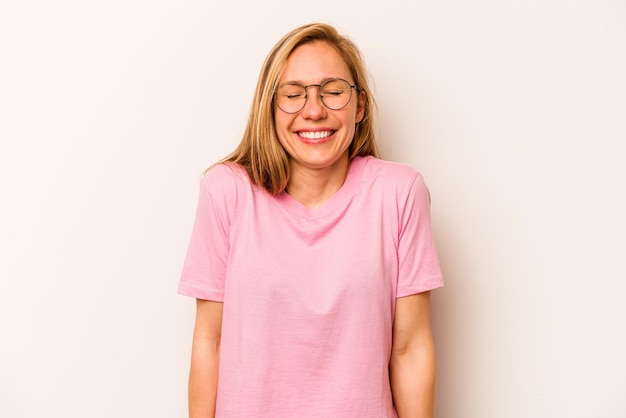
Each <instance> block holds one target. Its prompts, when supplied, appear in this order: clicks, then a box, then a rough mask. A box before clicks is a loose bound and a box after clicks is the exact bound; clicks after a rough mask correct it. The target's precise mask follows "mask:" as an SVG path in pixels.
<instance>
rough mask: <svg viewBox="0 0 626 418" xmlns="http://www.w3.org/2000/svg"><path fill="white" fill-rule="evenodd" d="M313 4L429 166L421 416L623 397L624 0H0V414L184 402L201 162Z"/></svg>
mask: <svg viewBox="0 0 626 418" xmlns="http://www.w3.org/2000/svg"><path fill="white" fill-rule="evenodd" d="M312 21H323V22H327V23H331V24H334V25H336V26H337V27H338V29H339V30H340V31H341V32H342V33H345V34H347V35H348V36H349V37H351V38H352V39H353V40H354V41H355V42H356V43H357V44H358V45H359V46H360V48H361V49H362V51H363V53H364V54H365V56H366V59H367V63H368V66H369V69H370V71H371V74H372V77H373V79H374V80H375V91H376V95H377V98H378V101H379V106H380V129H379V131H380V146H381V148H382V151H383V154H384V157H385V158H386V159H391V160H398V161H403V162H407V163H410V164H411V165H413V166H414V167H416V168H417V169H419V170H420V171H421V172H422V173H423V174H424V176H425V178H426V181H427V183H428V185H429V187H430V190H431V194H432V202H433V203H432V212H433V223H434V229H435V233H436V238H437V242H438V246H439V248H440V256H441V261H442V267H443V270H444V274H445V277H446V287H445V288H444V289H441V290H438V291H436V292H434V294H433V324H434V332H435V337H436V343H437V354H438V367H439V376H438V400H437V409H438V414H437V416H438V417H439V418H518V417H519V418H555V417H568V418H583V417H584V418H602V417H607V418H613V417H625V416H626V401H625V400H624V390H625V388H626V361H625V360H624V359H625V357H626V332H625V331H626V309H625V307H624V305H625V304H626V274H625V269H624V259H625V255H626V251H625V250H626V246H625V244H624V237H625V236H626V223H625V221H624V218H625V216H626V202H625V200H626V198H625V193H624V181H625V180H626V168H624V161H625V158H624V157H625V151H626V146H625V142H626V128H625V126H624V125H625V119H626V82H625V79H626V78H625V74H626V25H625V23H624V22H626V5H625V3H624V2H623V1H619V0H614V1H610V0H602V1H597V0H580V1H571V0H570V1H565V0H562V1H560V0H542V1H539V0H525V1H524V0H517V1H513V0H504V1H502V0H500V1H497V0H483V1H477V0H474V1H462V0H450V1H425V0H424V1H406V2H403V1H399V0H387V1H384V2H381V3H379V4H371V5H370V3H369V2H364V1H356V0H349V1H343V2H336V1H330V0H320V1H318V2H314V3H311V2H293V1H283V2H281V1H277V0H267V1H260V2H249V3H248V4H241V3H237V2H228V3H226V2H224V3H217V2H212V1H200V0H183V1H181V0H178V1H173V0H160V1H155V0H150V1H149V0H143V1H141V0H125V1H121V0H109V1H98V2H96V1H85V0H80V1H79V0H56V1H53V2H52V1H44V0H33V1H27V0H22V1H19V2H18V1H8V2H7V1H6V0H5V1H3V2H2V3H0V138H1V146H0V416H2V417H7V418H20V417H29V418H30V417H46V418H47V417H63V418H68V417H69V418H74V417H76V418H78V417H81V418H82V417H90V418H96V417H97V418H99V417H102V418H111V417H116V418H117V417H124V418H125V417H164V418H165V417H168V418H170V417H183V416H185V414H186V379H187V367H188V360H189V350H190V341H191V329H192V322H193V309H194V303H193V300H191V299H188V298H184V297H182V296H178V295H177V294H176V286H177V281H178V275H179V272H180V269H181V266H182V261H183V257H184V253H185V250H186V246H187V240H188V237H189V233H190V229H191V224H192V221H193V215H194V211H195V204H196V195H197V181H198V178H199V175H200V173H201V172H202V170H203V169H204V168H206V167H207V166H208V165H210V164H211V163H213V162H215V161H216V160H218V159H219V158H221V157H223V156H224V155H226V154H227V153H228V152H230V151H231V150H232V149H233V148H234V147H235V145H236V144H237V143H238V141H239V138H240V136H241V134H242V133H243V126H244V123H245V120H246V117H247V113H248V111H249V106H250V102H251V99H252V91H253V89H254V86H255V83H256V78H257V75H258V71H259V69H260V67H261V64H262V61H263V59H264V58H265V55H266V54H267V52H268V51H269V49H270V48H271V47H272V46H273V44H274V43H275V42H276V41H277V40H278V39H279V38H280V37H281V36H282V35H283V34H284V33H286V32H287V31H288V30H291V29H293V28H294V27H296V26H299V25H301V24H304V23H309V22H312Z"/></svg>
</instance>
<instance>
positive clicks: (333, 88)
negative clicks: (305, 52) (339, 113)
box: [274, 78, 356, 113]
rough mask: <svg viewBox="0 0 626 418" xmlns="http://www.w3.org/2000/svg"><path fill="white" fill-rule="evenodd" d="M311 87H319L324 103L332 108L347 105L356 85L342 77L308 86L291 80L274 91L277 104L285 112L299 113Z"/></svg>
mask: <svg viewBox="0 0 626 418" xmlns="http://www.w3.org/2000/svg"><path fill="white" fill-rule="evenodd" d="M309 87H318V88H319V97H320V99H321V101H322V104H323V105H324V106H326V107H327V108H329V109H331V110H340V109H343V108H344V107H346V106H347V105H348V103H350V99H351V98H352V89H356V86H353V85H351V84H350V82H348V81H347V80H344V79H342V78H331V79H329V80H326V81H324V82H323V83H322V84H309V85H308V86H303V85H302V84H300V83H296V82H291V83H286V84H283V85H281V86H279V87H278V90H276V91H275V92H274V97H275V100H276V105H277V106H278V107H279V109H280V110H282V111H283V112H285V113H298V112H299V111H301V110H302V109H304V105H306V101H307V98H308V97H309V96H308V94H307V89H308V88H309Z"/></svg>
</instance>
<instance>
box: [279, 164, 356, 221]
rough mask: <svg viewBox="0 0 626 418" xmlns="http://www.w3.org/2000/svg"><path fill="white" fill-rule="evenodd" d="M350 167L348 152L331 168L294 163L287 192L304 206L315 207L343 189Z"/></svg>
mask: <svg viewBox="0 0 626 418" xmlns="http://www.w3.org/2000/svg"><path fill="white" fill-rule="evenodd" d="M349 169H350V160H349V159H348V155H347V154H346V155H345V158H344V157H342V158H341V159H340V160H339V161H337V162H336V163H335V164H333V166H332V167H329V168H324V169H311V168H305V167H301V166H294V165H292V167H291V174H290V177H289V182H288V183H287V189H286V192H287V193H289V195H290V196H291V197H293V198H294V199H295V200H297V201H298V202H300V203H302V204H303V205H304V206H306V207H308V208H310V209H315V208H317V207H319V206H321V205H322V204H323V203H324V202H326V201H327V200H328V199H330V198H331V197H332V196H333V195H334V194H335V193H337V191H339V189H341V186H343V183H344V182H345V181H346V178H347V176H348V171H349Z"/></svg>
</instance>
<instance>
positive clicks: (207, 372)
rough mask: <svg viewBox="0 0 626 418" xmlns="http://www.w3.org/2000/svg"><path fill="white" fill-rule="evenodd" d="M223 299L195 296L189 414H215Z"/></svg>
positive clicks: (192, 416) (203, 416)
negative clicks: (219, 300) (211, 299)
mask: <svg viewBox="0 0 626 418" xmlns="http://www.w3.org/2000/svg"><path fill="white" fill-rule="evenodd" d="M222 308H223V304H222V303H221V302H213V301H208V300H201V299H196V324H195V327H194V332H193V343H192V349H191V370H190V373H189V417H190V418H209V417H211V418H213V417H214V416H215V401H216V398H217V372H218V363H219V355H220V338H221V333H222Z"/></svg>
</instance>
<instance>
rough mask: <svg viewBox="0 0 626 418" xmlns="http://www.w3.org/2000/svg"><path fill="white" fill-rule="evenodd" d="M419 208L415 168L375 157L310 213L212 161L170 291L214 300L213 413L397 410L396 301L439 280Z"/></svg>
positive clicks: (376, 415) (276, 416)
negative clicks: (218, 313)
mask: <svg viewBox="0 0 626 418" xmlns="http://www.w3.org/2000/svg"><path fill="white" fill-rule="evenodd" d="M429 205H430V198H429V194H428V190H427V188H426V186H425V185H424V182H423V179H422V176H421V175H420V174H419V173H417V172H416V171H415V170H413V169H412V168H410V167H409V166H407V165H404V164H399V163H392V162H388V161H383V160H379V159H376V158H373V157H357V158H355V159H354V160H353V161H352V165H351V167H350V171H349V174H348V177H347V178H346V181H345V183H344V185H343V186H342V188H341V189H340V190H339V191H338V192H337V193H336V194H335V195H334V196H332V197H331V198H330V199H329V200H327V201H326V202H325V203H324V204H323V205H322V206H321V207H319V208H316V209H309V208H307V207H305V206H304V205H302V204H300V203H299V202H298V201H296V200H294V199H293V198H291V196H289V195H288V194H287V193H281V194H280V195H278V196H272V195H271V194H269V193H267V192H266V191H265V190H263V189H261V188H259V187H257V186H255V185H253V184H251V183H250V180H249V178H248V176H247V175H246V172H245V170H243V169H242V168H240V167H238V166H235V165H232V164H220V165H217V166H215V167H214V168H213V169H212V170H211V171H209V172H208V173H207V175H206V176H205V177H204V178H203V179H202V181H201V190H200V197H199V204H198V211H197V215H196V222H195V225H194V229H193V233H192V236H191V242H190V245H189V250H188V253H187V258H186V260H185V264H184V268H183V273H182V277H181V279H180V283H179V289H178V290H179V293H181V294H183V295H187V296H192V297H195V298H199V299H207V300H215V301H223V302H224V313H223V322H222V340H221V348H220V366H219V380H218V397H217V413H216V417H219V418H221V417H244V418H250V417H270V418H280V417H288V418H293V417H298V418H308V417H311V418H313V417H315V418H322V417H323V418H328V417H341V418H350V417H354V418H368V417H371V418H385V417H397V414H396V412H395V409H394V407H393V402H392V397H391V389H390V385H389V372H388V366H389V358H390V352H391V342H392V324H393V316H394V309H395V301H396V298H398V297H402V296H407V295H411V294H415V293H419V292H424V291H428V290H431V289H434V288H437V287H440V286H442V285H443V279H442V276H441V271H440V268H439V262H438V258H437V252H436V249H435V245H434V243H433V238H432V234H431V226H430V211H429Z"/></svg>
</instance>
